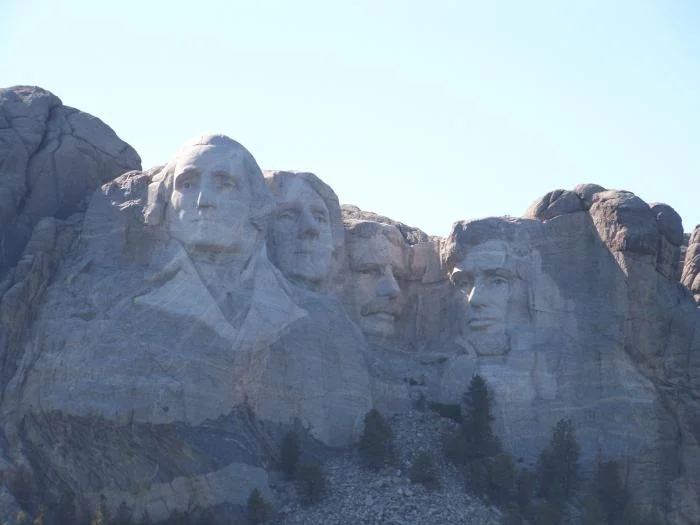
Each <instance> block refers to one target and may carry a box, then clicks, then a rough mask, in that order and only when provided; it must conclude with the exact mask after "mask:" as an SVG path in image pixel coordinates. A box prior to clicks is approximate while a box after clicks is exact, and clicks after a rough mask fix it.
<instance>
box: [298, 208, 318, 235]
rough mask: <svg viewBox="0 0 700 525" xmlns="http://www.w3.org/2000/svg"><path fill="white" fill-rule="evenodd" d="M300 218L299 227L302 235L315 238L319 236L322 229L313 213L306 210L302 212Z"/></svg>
mask: <svg viewBox="0 0 700 525" xmlns="http://www.w3.org/2000/svg"><path fill="white" fill-rule="evenodd" d="M299 220H300V221H301V224H300V229H299V234H300V235H301V237H306V238H315V237H318V236H319V234H320V233H321V230H320V229H319V227H318V224H317V223H316V219H314V217H313V215H311V214H310V213H309V212H308V211H306V210H304V211H302V212H301V217H300V219H299Z"/></svg>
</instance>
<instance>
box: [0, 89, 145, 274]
mask: <svg viewBox="0 0 700 525" xmlns="http://www.w3.org/2000/svg"><path fill="white" fill-rule="evenodd" d="M140 168H141V159H140V158H139V156H138V155H137V154H136V151H134V149H133V148H131V146H129V145H128V144H126V143H125V142H123V141H121V140H120V139H119V137H117V136H116V135H115V133H114V132H113V131H112V130H111V129H110V128H109V127H108V126H107V125H106V124H104V123H103V122H102V121H101V120H99V119H98V118H95V117H93V116H92V115H88V114H87V113H83V112H82V111H78V110H77V109H73V108H71V107H68V106H64V105H63V104H62V102H61V100H60V99H59V98H58V97H56V96H54V95H52V94H51V93H49V92H48V91H45V90H43V89H41V88H37V87H29V86H20V87H14V88H8V89H1V90H0V277H1V276H2V275H3V273H4V272H5V271H7V269H8V268H9V267H10V266H12V265H13V264H14V263H15V262H16V261H17V258H18V257H19V255H20V254H21V253H22V250H23V249H24V246H25V245H26V243H27V241H28V240H29V238H30V236H31V233H32V229H33V228H34V226H35V225H36V224H37V223H38V222H39V220H41V218H42V217H57V218H65V217H68V216H69V215H71V214H72V213H75V212H76V211H78V209H79V208H78V205H79V204H80V202H81V201H82V200H83V199H84V198H85V196H86V195H87V194H88V193H91V192H92V191H94V190H95V189H97V188H98V187H99V186H101V185H102V184H104V183H105V182H107V181H109V180H112V179H113V178H115V177H116V176H117V175H120V174H121V173H124V172H125V171H129V170H135V169H140Z"/></svg>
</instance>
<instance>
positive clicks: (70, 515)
mask: <svg viewBox="0 0 700 525" xmlns="http://www.w3.org/2000/svg"><path fill="white" fill-rule="evenodd" d="M52 514H53V516H54V522H55V523H56V524H57V525H75V524H76V523H78V519H77V514H76V511H75V493H74V492H72V491H67V492H63V493H62V494H61V496H60V497H59V499H58V504H57V505H56V507H55V508H54V509H53V512H52Z"/></svg>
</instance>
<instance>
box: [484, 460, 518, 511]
mask: <svg viewBox="0 0 700 525" xmlns="http://www.w3.org/2000/svg"><path fill="white" fill-rule="evenodd" d="M514 484H515V463H514V462H513V458H512V457H511V455H510V454H506V453H504V452H501V453H500V454H498V455H497V456H495V457H494V458H493V460H492V461H491V462H490V465H489V488H488V495H489V499H490V500H491V501H493V502H494V503H495V504H497V505H504V504H506V503H507V502H508V501H509V500H511V498H512V496H513V488H514Z"/></svg>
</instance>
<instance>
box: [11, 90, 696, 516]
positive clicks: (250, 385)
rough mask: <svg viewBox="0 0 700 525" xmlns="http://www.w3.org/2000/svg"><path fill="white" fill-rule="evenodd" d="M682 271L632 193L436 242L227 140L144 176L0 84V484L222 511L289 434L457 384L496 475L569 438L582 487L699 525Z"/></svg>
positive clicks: (692, 331)
mask: <svg viewBox="0 0 700 525" xmlns="http://www.w3.org/2000/svg"><path fill="white" fill-rule="evenodd" d="M699 274H700V233H699V230H698V229H697V228H696V230H695V232H694V233H693V234H692V235H691V236H690V239H689V240H688V238H687V236H685V235H684V231H683V226H682V223H681V218H680V217H679V216H678V214H677V213H676V212H675V211H674V210H673V209H672V208H671V207H670V206H668V205H665V204H648V203H646V202H644V201H643V200H641V199H640V198H639V197H637V196H635V195H634V194H633V193H630V192H628V191H621V190H608V189H606V188H604V187H601V186H597V185H594V184H584V185H581V186H577V187H576V188H574V189H573V190H570V191H568V190H556V191H553V192H551V193H549V194H547V195H545V196H543V197H542V198H541V199H539V200H538V201H536V202H535V203H533V204H532V205H531V206H530V207H529V208H528V209H527V211H526V212H525V214H524V217H522V218H511V217H489V218H484V219H477V220H469V221H458V222H455V223H454V225H453V226H452V229H451V233H450V234H449V236H448V237H447V238H439V237H431V236H428V235H426V234H425V233H423V232H422V231H420V230H419V229H417V228H414V227H410V226H407V225H405V224H402V223H399V222H397V221H393V220H391V219H389V218H386V217H382V216H379V215H377V214H374V213H371V212H368V211H363V210H361V209H359V208H357V207H355V206H350V205H342V206H341V205H340V203H339V200H338V196H336V194H335V193H334V191H333V189H332V188H330V187H329V186H328V185H327V184H325V183H324V182H323V181H322V180H321V179H320V178H319V177H318V176H316V175H314V174H312V173H307V172H298V171H263V170H261V168H260V167H259V166H258V164H257V162H256V160H255V159H254V157H253V155H252V154H251V153H250V152H249V151H248V150H246V149H245V147H244V146H242V145H241V144H239V143H238V142H236V141H234V140H233V139H231V138H228V137H226V136H223V135H208V136H203V137H198V138H195V139H194V140H192V141H190V142H188V143H187V144H185V145H183V146H182V147H181V148H180V149H179V150H178V151H177V152H176V153H175V154H174V155H173V156H172V158H171V159H170V160H169V162H168V163H167V164H165V165H164V166H158V167H154V168H151V169H148V170H145V171H143V170H142V169H141V166H140V159H139V157H138V155H137V154H136V152H135V151H134V150H133V149H132V148H131V147H130V146H128V145H127V144H126V143H124V142H123V141H121V140H120V139H119V138H118V137H117V136H116V135H115V134H114V132H113V131H112V130H111V129H110V128H108V126H106V125H105V124H104V123H102V122H101V121H99V120H98V119H96V118H95V117H92V116H90V115H87V114H85V113H82V112H80V111H78V110H75V109H72V108H68V107H66V106H64V105H63V104H62V103H61V101H60V100H59V99H58V98H57V97H55V96H54V95H52V94H50V93H49V92H47V91H45V90H42V89H40V88H30V87H18V88H10V89H6V90H2V91H0V363H1V364H2V368H1V369H0V388H1V390H0V393H1V396H2V397H1V400H2V402H1V404H0V410H1V413H2V428H1V431H2V439H1V440H0V443H1V445H2V450H1V452H2V455H1V459H0V471H1V472H2V473H12V472H14V471H16V470H17V469H27V470H28V471H30V472H32V473H34V475H35V476H36V478H38V479H40V480H41V483H42V484H43V488H44V489H45V490H47V491H54V492H60V491H62V490H70V491H73V492H75V493H76V494H79V495H81V497H82V498H85V500H86V501H87V502H94V501H96V500H97V498H98V497H99V496H100V494H103V495H104V496H106V498H107V501H108V502H110V504H112V505H118V504H119V503H120V502H121V501H126V502H127V503H128V504H129V506H130V507H132V508H134V509H135V511H136V513H137V515H138V514H139V513H140V512H142V511H143V510H148V512H149V513H150V515H151V516H152V517H153V518H154V519H156V520H157V519H159V518H162V517H165V516H167V515H168V513H169V512H170V511H172V510H173V509H185V508H187V506H188V505H191V504H192V503H193V502H194V503H196V504H197V505H200V506H204V507H220V506H226V505H232V506H236V505H242V504H244V503H245V500H246V498H247V497H248V494H249V493H250V491H251V490H252V489H253V488H259V489H260V490H262V491H263V493H264V492H265V491H266V490H267V488H266V487H267V486H268V476H269V471H270V469H271V468H272V464H273V459H274V457H275V454H276V452H275V450H276V446H277V443H278V442H279V438H280V436H282V435H283V433H284V432H285V431H286V429H288V428H290V427H294V428H298V429H300V430H301V431H302V432H303V433H304V435H305V436H306V438H305V439H308V440H309V442H312V443H315V444H316V446H318V447H320V448H324V447H330V448H333V447H344V446H348V445H350V444H352V443H355V442H356V441H357V439H358V437H359V435H360V432H361V430H362V421H363V417H364V415H365V414H366V413H367V411H368V410H369V409H371V408H373V407H375V408H378V409H379V410H380V411H382V412H383V413H387V414H388V413H395V412H401V411H407V410H411V407H413V406H414V405H415V404H416V403H418V402H428V403H436V404H458V403H460V401H461V398H462V395H463V393H464V391H465V390H466V387H467V385H468V382H469V379H470V378H471V377H472V376H473V375H474V374H476V373H478V374H480V375H482V376H483V377H484V378H485V379H486V380H487V383H488V384H489V386H490V387H491V389H492V390H493V395H494V415H495V421H494V424H495V428H496V430H497V433H498V435H499V437H500V438H501V440H502V442H503V444H504V448H505V449H506V450H508V451H509V452H511V453H512V454H514V456H515V457H517V458H522V460H523V461H524V462H529V463H531V462H533V461H535V460H536V458H537V454H538V453H539V452H540V450H542V448H543V447H544V446H545V445H546V444H547V442H548V440H549V437H550V435H551V429H552V427H553V425H554V424H555V423H556V422H557V421H558V420H559V419H561V418H562V417H567V418H570V419H571V420H572V421H573V423H574V425H575V427H576V430H577V436H578V438H579V440H580V442H581V446H582V461H583V464H584V467H585V468H588V469H589V470H590V469H591V468H592V465H594V464H595V462H596V461H598V460H600V459H601V458H603V459H616V460H620V461H621V462H622V463H623V464H624V466H625V469H626V477H627V479H628V481H629V483H630V486H632V487H633V489H634V490H633V492H634V495H635V497H636V498H639V499H640V500H643V501H648V502H654V503H656V504H658V505H659V506H660V507H661V508H663V509H664V510H665V511H666V514H667V517H668V519H669V520H670V522H671V523H679V524H696V523H697V521H698V520H699V519H700V445H699V443H698V440H700V312H699V310H698V304H697V302H698V301H700V299H699V298H700V275H699Z"/></svg>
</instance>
